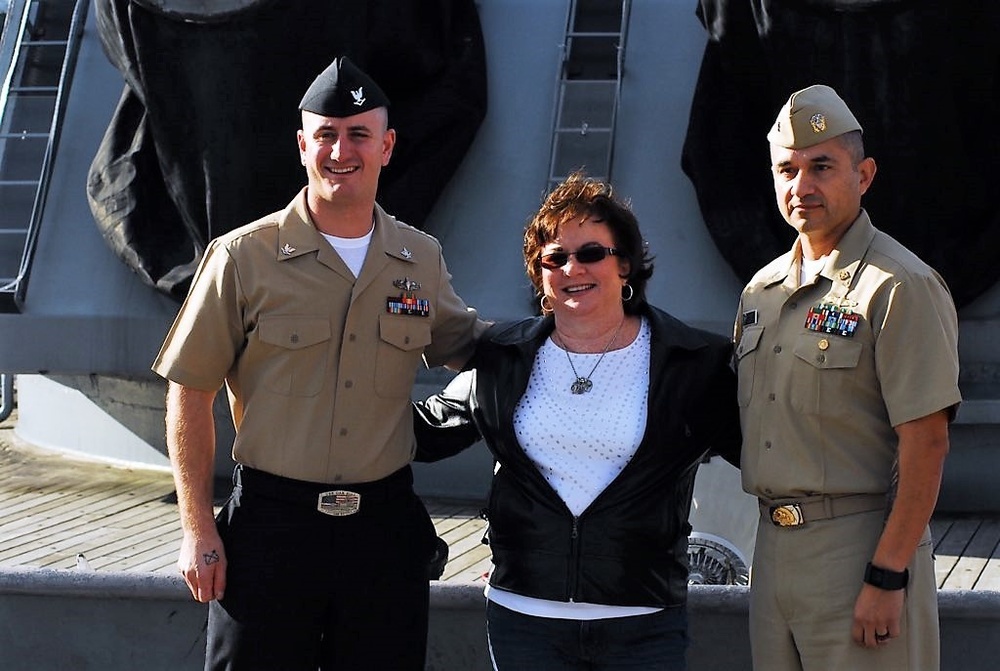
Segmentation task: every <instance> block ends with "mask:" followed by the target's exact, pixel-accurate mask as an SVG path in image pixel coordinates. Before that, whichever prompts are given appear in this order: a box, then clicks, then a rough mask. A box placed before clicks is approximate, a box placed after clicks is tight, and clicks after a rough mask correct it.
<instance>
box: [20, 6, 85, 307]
mask: <svg viewBox="0 0 1000 671" xmlns="http://www.w3.org/2000/svg"><path fill="white" fill-rule="evenodd" d="M89 6H90V2H89V0H77V1H76V6H75V7H74V8H73V18H72V19H71V20H70V26H69V34H68V35H67V40H66V53H65V54H64V55H63V64H62V69H61V70H60V72H59V87H58V88H59V90H58V91H57V92H56V101H55V108H54V110H53V112H52V123H51V125H50V130H49V141H48V143H47V145H46V147H45V155H44V157H43V158H42V168H41V174H40V175H39V184H38V190H37V191H36V192H35V202H34V204H33V205H32V207H31V218H30V220H29V221H28V233H27V236H26V238H27V239H26V240H25V243H24V253H23V254H22V255H21V265H20V267H19V268H18V272H17V283H16V286H15V287H14V304H15V305H16V306H17V308H18V310H20V309H21V308H22V306H23V305H24V297H25V294H26V292H27V289H28V275H29V273H30V270H31V262H32V259H33V258H34V256H35V245H36V244H37V241H38V229H39V227H40V225H41V221H42V213H43V211H44V210H45V200H46V197H47V196H48V192H49V181H50V178H51V177H52V162H53V161H54V160H55V153H56V148H57V147H58V146H59V137H60V135H61V131H62V120H63V116H64V115H65V113H66V105H67V101H68V100H69V95H68V93H69V87H70V82H71V81H72V74H73V70H74V69H75V68H76V59H77V55H78V54H79V51H80V49H79V47H80V41H81V38H82V36H83V27H84V23H85V21H86V18H87V8H88V7H89Z"/></svg>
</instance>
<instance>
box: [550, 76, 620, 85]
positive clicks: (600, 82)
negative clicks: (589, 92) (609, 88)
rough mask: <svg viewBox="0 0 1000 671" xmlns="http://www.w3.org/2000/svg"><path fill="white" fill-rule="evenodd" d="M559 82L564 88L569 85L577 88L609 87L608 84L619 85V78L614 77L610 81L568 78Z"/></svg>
mask: <svg viewBox="0 0 1000 671" xmlns="http://www.w3.org/2000/svg"><path fill="white" fill-rule="evenodd" d="M559 82H560V83H561V84H562V85H563V86H566V85H567V84H569V85H573V86H577V85H580V86H601V85H607V84H617V83H618V78H617V77H612V78H610V79H570V78H568V77H563V78H562V79H560V80H559Z"/></svg>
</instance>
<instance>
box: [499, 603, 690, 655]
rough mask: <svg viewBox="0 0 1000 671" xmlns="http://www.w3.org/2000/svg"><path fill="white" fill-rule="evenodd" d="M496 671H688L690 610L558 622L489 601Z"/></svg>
mask: <svg viewBox="0 0 1000 671" xmlns="http://www.w3.org/2000/svg"><path fill="white" fill-rule="evenodd" d="M486 631H487V636H488V638H489V645H490V657H491V659H492V660H493V668H494V669H495V670H496V671H515V670H516V671H525V670H530V669H544V670H545V671H562V670H563V669H565V670H566V671H570V670H573V671H577V670H583V669H586V670H588V671H601V670H603V669H631V670H633V671H639V670H642V671H654V670H655V671H686V669H687V661H686V653H687V646H688V636H687V609H686V608H685V607H684V606H679V607H675V608H665V609H663V610H661V611H659V612H658V613H653V614H652V615H636V616H633V617H616V618H608V619H604V620H559V619H553V618H546V617H535V616H533V615H524V614H522V613H517V612H515V611H512V610H509V609H507V608H504V607H503V606H498V605H497V604H495V603H493V602H492V601H488V602H487V604H486Z"/></svg>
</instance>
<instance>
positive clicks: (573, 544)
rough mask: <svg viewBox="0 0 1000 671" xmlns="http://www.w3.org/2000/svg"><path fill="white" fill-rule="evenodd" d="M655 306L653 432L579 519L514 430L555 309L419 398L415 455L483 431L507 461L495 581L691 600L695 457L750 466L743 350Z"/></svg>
mask: <svg viewBox="0 0 1000 671" xmlns="http://www.w3.org/2000/svg"><path fill="white" fill-rule="evenodd" d="M644 316H645V317H646V318H647V319H648V320H649V323H650V326H651V330H652V344H651V355H650V387H649V411H648V418H647V424H646V431H645V434H644V436H643V439H642V442H641V443H640V445H639V448H638V450H637V452H636V454H635V456H634V457H633V458H632V460H631V462H630V463H629V464H628V465H627V466H626V467H625V469H624V470H623V471H622V472H621V473H620V474H619V476H618V477H617V478H616V479H615V480H614V481H613V482H612V483H611V484H610V485H609V486H608V487H607V489H605V490H604V491H603V492H602V493H601V494H600V495H599V496H598V497H597V498H596V499H595V500H594V502H593V503H592V504H591V505H590V506H589V507H588V508H587V509H586V510H585V511H584V512H583V513H582V514H581V515H580V516H579V517H574V516H573V515H572V513H571V512H570V511H569V509H568V508H567V507H566V505H565V504H564V503H563V501H562V499H560V498H559V496H558V495H557V494H556V492H555V491H554V490H553V489H552V487H551V486H550V485H549V484H548V482H546V480H545V478H544V477H543V476H542V474H541V473H540V472H539V471H538V470H537V469H536V468H535V466H534V465H533V464H532V463H531V461H530V460H529V458H528V457H527V455H526V454H525V453H524V450H523V449H522V448H521V446H520V445H519V444H518V441H517V438H516V437H515V434H514V426H513V413H514V407H515V405H516V404H517V401H518V400H519V399H520V398H521V396H522V394H523V393H524V390H525V389H526V388H527V384H528V376H529V374H530V373H531V367H532V363H533V362H534V359H535V354H536V352H537V351H538V349H539V348H540V347H541V345H542V344H543V343H544V341H545V339H546V338H547V337H548V335H549V334H550V333H551V331H552V329H553V327H554V322H553V319H552V318H551V317H535V318H529V319H525V320H522V321H518V322H515V323H509V324H501V325H496V326H494V327H492V328H491V329H490V330H489V331H487V332H486V334H484V336H483V338H482V339H481V340H480V342H479V345H478V347H477V349H476V353H475V355H474V356H473V358H472V360H471V361H470V362H469V364H468V366H467V367H466V371H465V372H463V373H461V374H460V375H459V376H458V377H456V378H455V380H453V381H452V383H451V384H449V385H448V387H447V388H446V389H445V390H444V391H443V392H441V393H440V394H436V395H434V396H432V397H430V398H428V399H427V400H425V401H423V402H420V403H416V404H415V416H416V419H415V428H416V431H417V444H418V448H417V459H418V460H421V461H434V460H437V459H440V458H443V457H446V456H449V455H451V454H455V453H457V452H458V451H460V450H462V449H464V448H465V447H467V446H469V445H471V444H473V443H474V442H476V441H477V440H478V439H479V437H480V436H482V438H483V439H484V440H485V441H486V444H487V445H488V446H489V449H490V450H491V451H492V453H493V456H494V458H495V459H496V461H497V462H499V470H497V471H496V473H495V475H494V478H493V483H492V486H491V489H490V495H489V503H488V516H489V525H490V526H489V542H490V547H491V549H492V552H493V562H494V565H495V570H494V571H493V574H492V576H491V578H490V583H491V584H492V585H494V586H496V587H499V588H502V589H505V590H508V591H511V592H516V593H518V594H523V595H527V596H533V597H538V598H542V599H550V600H555V601H570V600H573V601H578V602H589V603H601V604H611V605H627V606H673V605H680V604H683V603H684V602H685V601H686V599H687V578H688V567H687V536H688V533H689V532H690V530H691V527H690V525H689V524H688V522H687V519H688V512H689V510H690V507H691V495H692V491H693V488H694V476H695V472H696V470H697V467H698V464H699V463H701V461H702V460H703V458H704V457H705V455H706V453H708V452H714V453H718V454H721V455H722V456H724V457H725V458H726V459H727V460H728V461H730V462H731V463H734V464H737V465H738V463H739V449H740V430H739V411H738V406H737V402H736V378H735V375H734V373H733V371H732V368H731V365H730V364H731V353H732V347H731V344H730V342H729V341H728V339H726V338H724V337H722V336H719V335H716V334H711V333H708V332H705V331H700V330H697V329H694V328H691V327H689V326H686V325H685V324H683V323H682V322H680V321H678V320H677V319H675V318H673V317H671V316H670V315H668V314H667V313H665V312H663V311H661V310H658V309H656V308H652V307H648V308H647V309H646V310H645V312H644ZM608 402H611V403H613V402H615V399H608ZM566 420H567V421H572V418H566Z"/></svg>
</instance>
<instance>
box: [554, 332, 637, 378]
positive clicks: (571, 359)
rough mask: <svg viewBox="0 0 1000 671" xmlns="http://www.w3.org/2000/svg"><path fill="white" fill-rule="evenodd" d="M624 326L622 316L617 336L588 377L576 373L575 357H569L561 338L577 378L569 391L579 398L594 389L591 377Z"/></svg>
mask: <svg viewBox="0 0 1000 671" xmlns="http://www.w3.org/2000/svg"><path fill="white" fill-rule="evenodd" d="M624 324H625V315H622V320H621V321H620V322H618V328H616V329H615V334H614V335H613V336H611V340H609V341H608V344H607V345H605V346H604V351H603V352H601V356H599V357H597V363H595V364H594V367H593V368H591V369H590V372H589V373H587V376H586V377H581V376H580V374H579V373H578V372H576V366H574V365H573V357H571V356H570V355H569V348H568V347H567V346H566V343H565V341H563V339H562V338H561V337H560V338H559V344H560V345H561V346H562V348H563V352H565V353H566V360H567V361H569V367H570V368H571V369H572V370H573V376H574V377H575V378H576V379H575V380H574V381H573V384H571V385H570V386H569V390H570V391H571V392H573V393H574V394H576V395H578V396H579V395H580V394H586V393H587V392H589V391H590V390H591V389H593V388H594V383H593V382H592V381H591V379H590V377H591V376H592V375H593V374H594V371H595V370H597V367H598V366H600V365H601V362H602V361H604V355H605V354H607V353H608V350H610V349H611V345H613V344H614V342H615V340H617V339H618V334H619V333H620V332H621V330H622V326H624ZM556 335H558V334H556Z"/></svg>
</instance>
